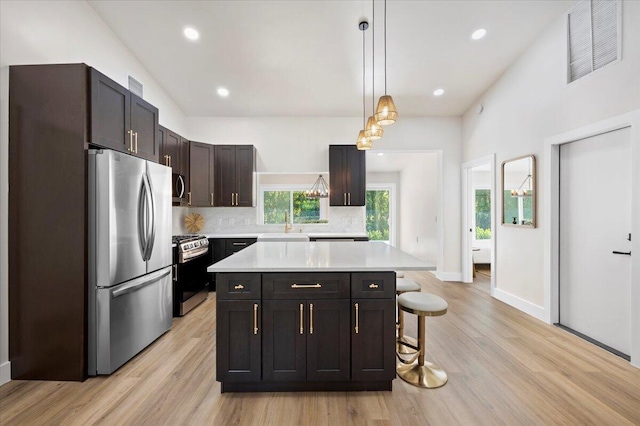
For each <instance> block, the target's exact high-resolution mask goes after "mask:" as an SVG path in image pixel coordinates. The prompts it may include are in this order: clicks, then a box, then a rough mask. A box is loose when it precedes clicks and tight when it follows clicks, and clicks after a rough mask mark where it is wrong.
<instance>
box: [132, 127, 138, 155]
mask: <svg viewBox="0 0 640 426" xmlns="http://www.w3.org/2000/svg"><path fill="white" fill-rule="evenodd" d="M133 138H134V140H135V141H136V154H137V153H138V132H133Z"/></svg>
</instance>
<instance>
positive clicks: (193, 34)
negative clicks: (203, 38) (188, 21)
mask: <svg viewBox="0 0 640 426" xmlns="http://www.w3.org/2000/svg"><path fill="white" fill-rule="evenodd" d="M184 36H185V37H186V38H188V39H189V40H197V39H199V38H200V33H199V32H198V31H197V30H196V29H195V28H191V27H187V28H185V29H184Z"/></svg>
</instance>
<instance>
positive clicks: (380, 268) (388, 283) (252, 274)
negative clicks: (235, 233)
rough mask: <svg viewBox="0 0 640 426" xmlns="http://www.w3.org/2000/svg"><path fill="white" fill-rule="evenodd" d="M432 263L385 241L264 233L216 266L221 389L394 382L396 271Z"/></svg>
mask: <svg viewBox="0 0 640 426" xmlns="http://www.w3.org/2000/svg"><path fill="white" fill-rule="evenodd" d="M433 269H435V268H434V266H433V265H429V264H428V263H426V262H424V261H422V260H420V259H417V258H415V257H413V256H411V255H409V254H407V253H405V252H403V251H401V250H398V249H396V248H394V247H391V246H389V245H387V244H385V243H380V242H369V243H350V242H322V243H315V242H259V243H256V244H253V245H251V246H249V247H247V248H246V249H244V250H242V251H240V252H238V253H236V254H234V255H233V256H230V257H228V258H226V259H224V260H222V261H220V262H218V263H215V264H213V265H211V266H209V268H208V271H209V272H213V273H216V274H217V277H216V281H217V300H216V308H217V309H216V319H217V322H216V324H217V332H216V364H217V365H216V368H217V376H216V379H217V380H218V381H219V382H221V385H222V392H254V391H299V390H391V382H392V380H393V379H394V378H395V284H396V276H395V272H394V271H398V270H402V271H409V270H433Z"/></svg>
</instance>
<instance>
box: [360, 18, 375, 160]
mask: <svg viewBox="0 0 640 426" xmlns="http://www.w3.org/2000/svg"><path fill="white" fill-rule="evenodd" d="M358 28H360V31H362V126H363V129H362V130H360V133H358V139H357V141H356V147H358V149H359V150H366V149H371V146H372V145H373V143H372V141H371V139H369V137H367V135H366V133H365V130H364V127H366V123H365V116H366V114H365V108H366V98H365V85H364V84H365V81H364V80H365V62H364V54H365V51H364V49H365V46H364V32H365V31H366V30H367V28H369V23H368V22H367V21H362V22H360V23H359V24H358Z"/></svg>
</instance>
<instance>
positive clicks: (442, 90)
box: [433, 89, 444, 96]
mask: <svg viewBox="0 0 640 426" xmlns="http://www.w3.org/2000/svg"><path fill="white" fill-rule="evenodd" d="M442 95H444V89H436V90H434V91H433V96H442Z"/></svg>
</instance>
